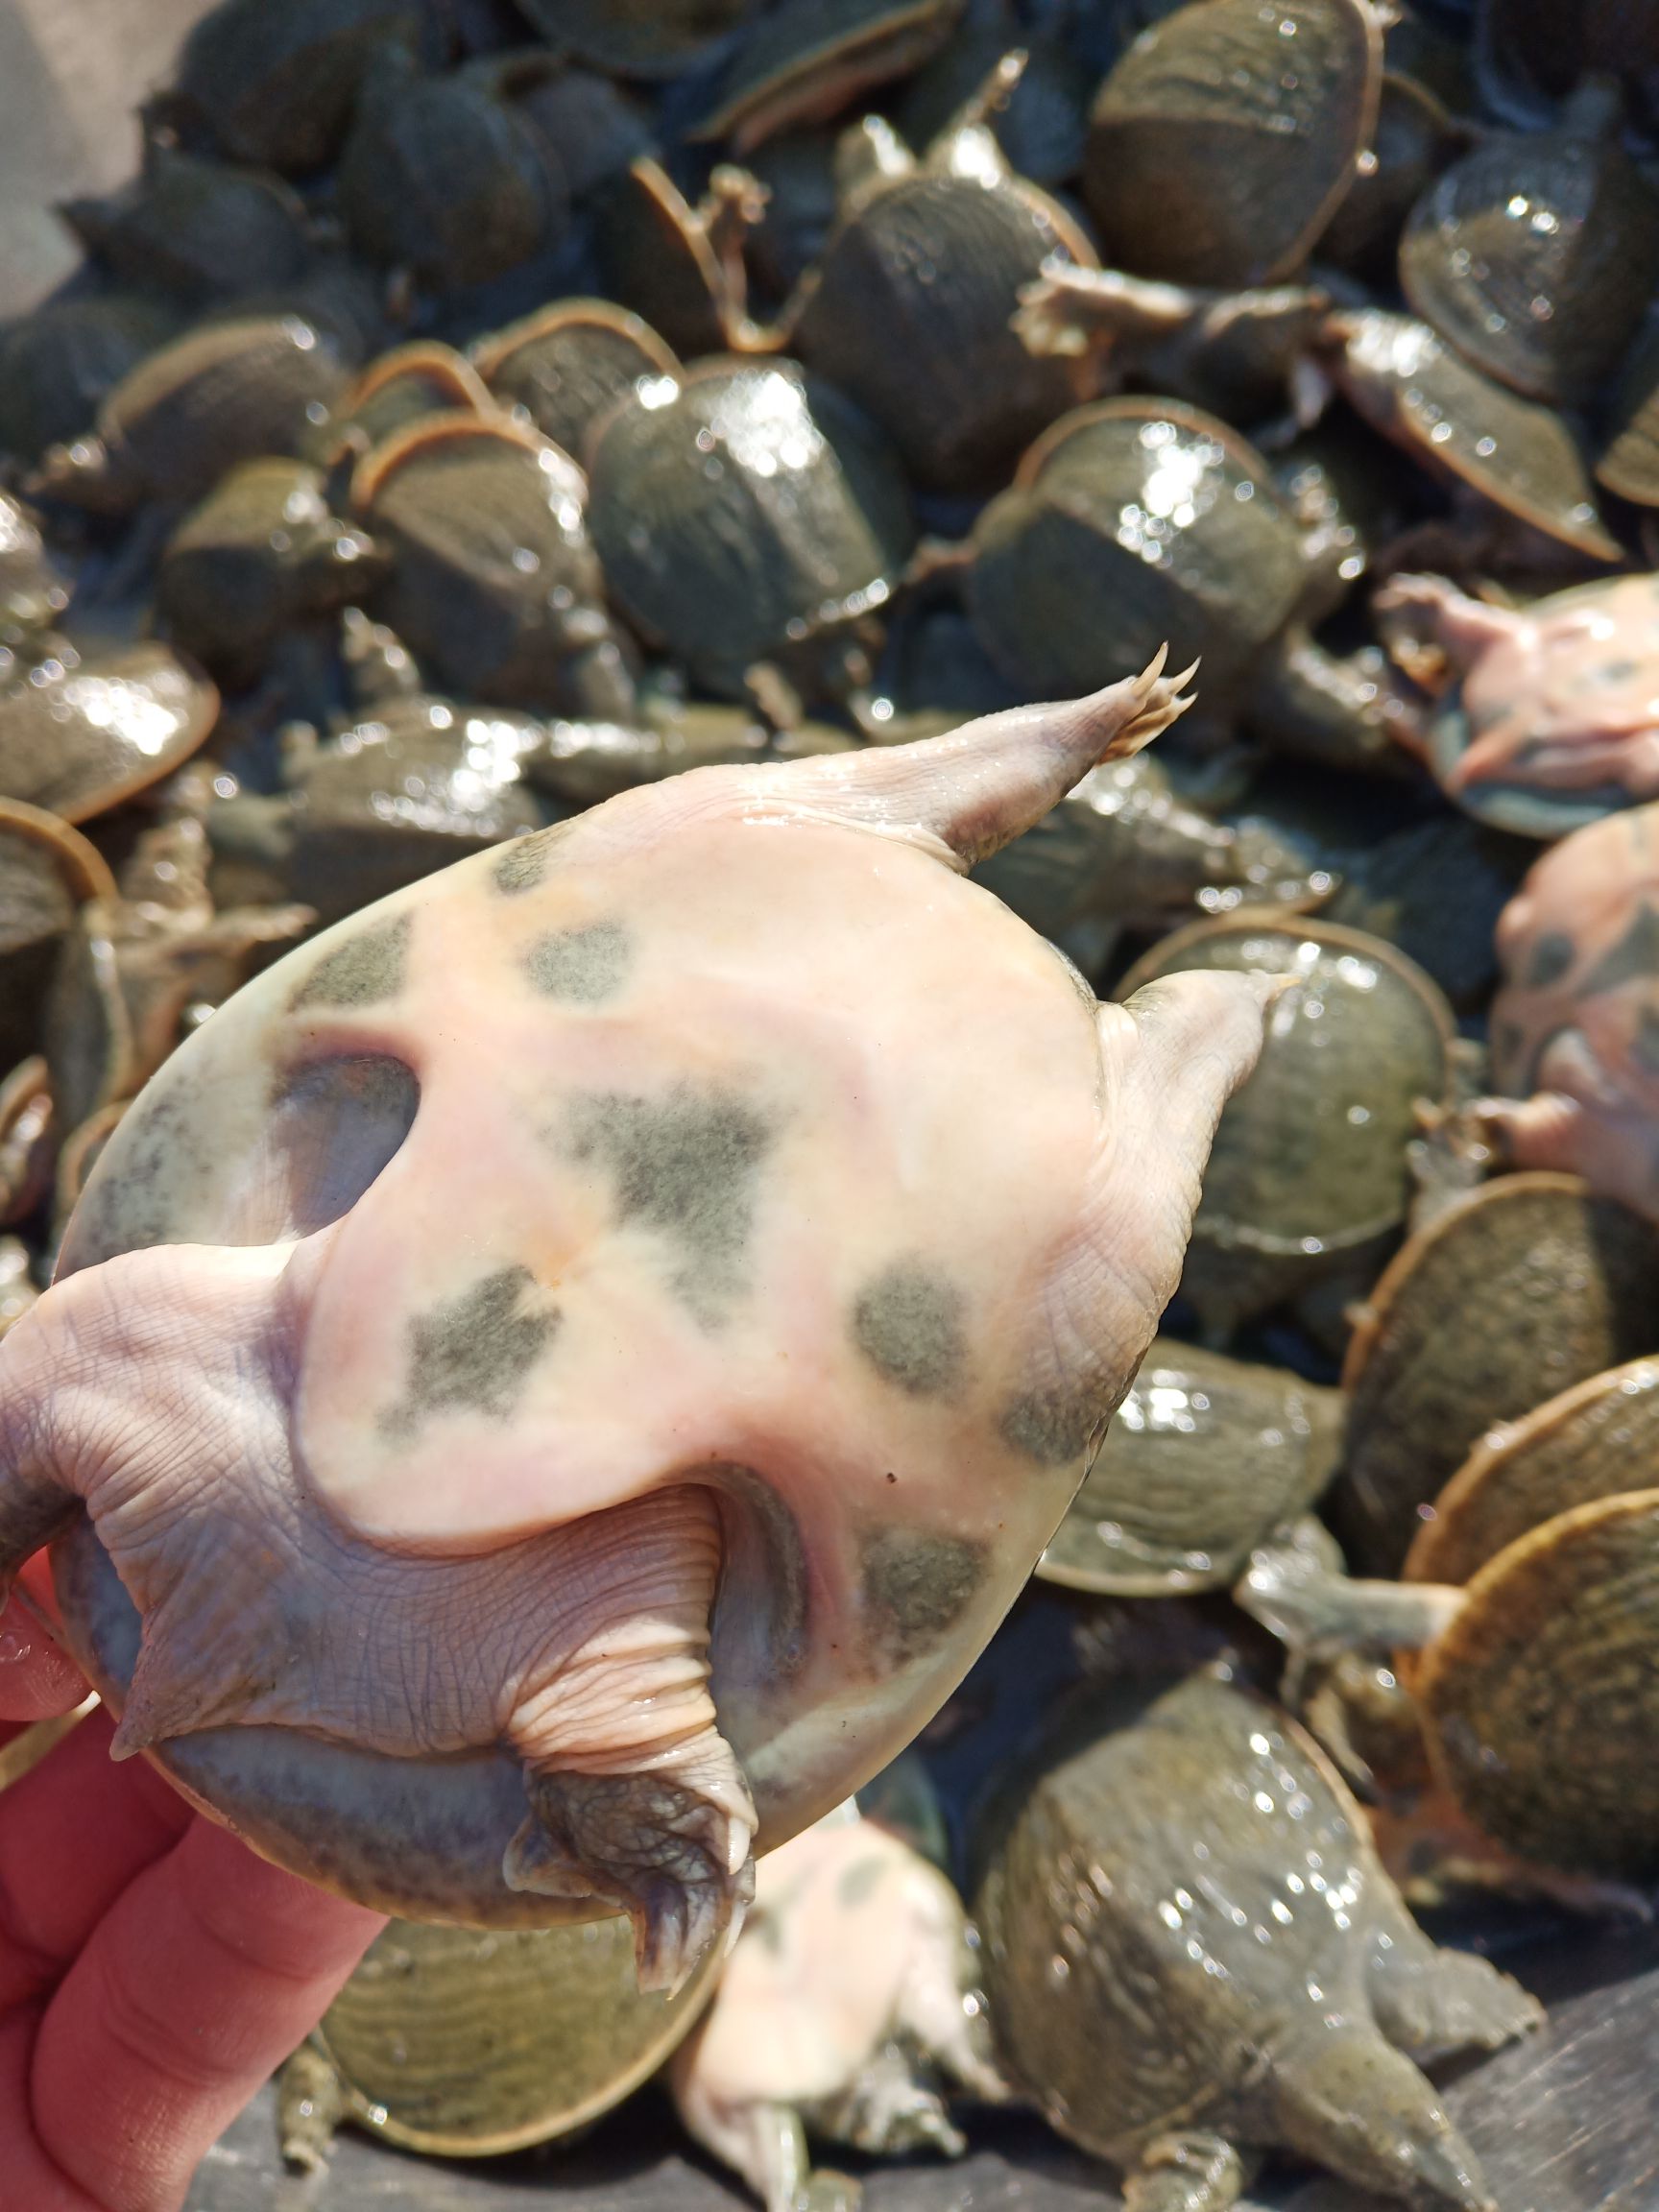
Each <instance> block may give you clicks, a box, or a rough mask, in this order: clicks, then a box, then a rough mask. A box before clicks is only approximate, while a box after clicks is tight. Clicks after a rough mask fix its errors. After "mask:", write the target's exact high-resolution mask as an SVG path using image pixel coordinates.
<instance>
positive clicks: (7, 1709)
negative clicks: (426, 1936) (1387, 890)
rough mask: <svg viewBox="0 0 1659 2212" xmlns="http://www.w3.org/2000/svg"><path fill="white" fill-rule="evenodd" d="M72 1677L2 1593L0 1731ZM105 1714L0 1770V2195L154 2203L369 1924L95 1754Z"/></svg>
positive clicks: (262, 2069)
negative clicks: (4, 1781)
mask: <svg viewBox="0 0 1659 2212" xmlns="http://www.w3.org/2000/svg"><path fill="white" fill-rule="evenodd" d="M21 1579H22V1582H23V1584H24V1585H25V1586H26V1587H27V1586H28V1585H29V1584H30V1583H31V1582H33V1583H34V1587H35V1590H36V1593H37V1594H38V1593H39V1592H40V1591H41V1587H42V1586H41V1584H40V1583H39V1582H38V1581H37V1580H36V1578H35V1576H34V1575H30V1574H28V1573H26V1574H25V1575H24V1576H23V1577H22V1578H21ZM85 1695H86V1684H85V1683H84V1681H83V1679H82V1677H81V1675H80V1674H79V1673H78V1672H77V1671H76V1670H75V1669H74V1668H73V1667H72V1666H71V1665H70V1663H69V1662H68V1660H67V1659H66V1658H65V1657H64V1656H63V1654H62V1653H61V1652H60V1650H59V1649H58V1648H57V1647H56V1646H55V1645H54V1644H53V1642H52V1640H51V1638H50V1637H49V1636H48V1635H47V1633H46V1632H45V1630H44V1629H43V1628H42V1627H41V1625H40V1622H39V1618H38V1615H37V1613H36V1611H35V1610H33V1609H31V1608H30V1607H28V1606H27V1605H26V1604H25V1603H24V1602H23V1601H22V1600H20V1599H19V1598H18V1597H15V1596H14V1597H13V1599H12V1602H11V1604H10V1605H8V1606H7V1608H6V1609H5V1611H4V1613H0V1745H3V1744H4V1743H6V1742H7V1741H9V1740H10V1739H11V1738H12V1737H14V1736H16V1735H17V1734H18V1733H20V1730H21V1728H22V1727H23V1726H24V1725H27V1724H28V1723H29V1722H31V1721H35V1720H38V1719H44V1718H46V1717H48V1716H50V1715H53V1714H60V1713H68V1712H71V1711H73V1709H74V1708H75V1707H76V1706H77V1705H78V1704H79V1703H80V1702H81V1700H82V1699H83V1698H84V1696H85ZM110 1734H111V1728H110V1723H109V1720H108V1717H107V1716H106V1715H105V1714H103V1713H101V1712H96V1713H93V1714H91V1715H90V1716H89V1717H88V1718H87V1719H85V1720H84V1721H83V1722H82V1723H81V1724H80V1725H79V1726H78V1727H77V1728H75V1729H74V1730H73V1732H72V1733H71V1734H70V1735H69V1736H68V1737H67V1738H66V1739H65V1740H64V1741H63V1742H61V1743H59V1744H58V1745H56V1747H55V1748H54V1749H53V1750H52V1751H50V1752H49V1753H48V1754H47V1756H46V1758H45V1759H44V1760H43V1761H42V1762H41V1763H40V1764H39V1765H38V1766H37V1767H34V1768H33V1769H31V1771H29V1772H28V1773H27V1774H25V1775H24V1776H23V1777H22V1779H21V1780H19V1781H17V1782H16V1783H14V1784H13V1785H12V1787H11V1788H10V1789H8V1790H6V1791H3V1792H0V2212H174V2208H175V2207H177V2206H179V2205H180V2204H181V2203H182V2202H183V2200H184V2193H185V2191H186V2189H187V2188H188V2187H189V2183H190V2177H191V2176H192V2174H193V2173H194V2172H195V2170H196V2167H197V2164H198V2162H199V2161H200V2160H201V2158H202V2157H203V2155H204V2153H205V2152H206V2151H207V2149H208V2147H209V2145H210V2144H211V2143H212V2142H213V2141H214V2140H215V2138H216V2137H217V2136H218V2135H219V2134H220V2132H221V2131H222V2130H223V2129H224V2128H225V2127H226V2126H227V2125H228V2122H229V2121H230V2120H231V2119H232V2118H233V2117H234V2115H235V2114H236V2113H237V2112H238V2111H240V2110H241V2108H242V2106H243V2105H244V2104H246V2103H247V2102H248V2100H249V2099H250V2098H251V2097H252V2095H253V2093H254V2091H255V2090H256V2089H257V2088H258V2087H259V2085H260V2083H261V2082H262V2081H263V2080H265V2078H266V2076H267V2075H269V2074H270V2073H271V2072H272V2070H273V2069H274V2068H275V2067H276V2066H277V2065H279V2064H280V2062H281V2061H282V2059H283V2058H285V2057H286V2056H287V2055H288V2053H289V2052H290V2051H292V2050H293V2049H294V2047H295V2045H296V2044H298V2043H299V2042H300V2041H301V2039H302V2037H303V2036H304V2035H305V2034H306V2032H308V2031H309V2030H310V2029H311V2028H312V2027H313V2026H315V2024H316V2022H317V2020H318V2019H319V2018H320V2017H321V2015H322V2013H323V2012H324V2010H325V2008H326V2007H327V2005H328V2003H329V2001H330V2000H331V1999H332V1997H333V1996H334V1994H335V1992H336V1991H337V1990H338V1989H339V1987H340V1985H341V1984H342V1983H343V1982H344V1981H345V1980H346V1978H347V1976H348V1975H349V1973H350V1971H351V1969H352V1967H353V1966H354V1965H355V1964H356V1963H357V1960H358V1959H359V1958H360V1957H361V1956H362V1954H363V1951H364V1950H365V1948H366V1947H367V1945H368V1944H369V1943H370V1941H371V1940H372V1939H373V1936H375V1934H376V1933H377V1932H378V1931H379V1929H380V1928H381V1927H382V1926H383V1925H384V1923H383V1922H382V1921H381V1919H380V1918H379V1917H378V1915H376V1914H374V1913H373V1912H367V1911H363V1910H362V1908H361V1907H359V1906H355V1905H347V1904H344V1903H342V1902H341V1901H340V1900H339V1899H338V1898H335V1897H329V1896H327V1895H325V1893H324V1892H323V1891H322V1890H320V1889H315V1888H313V1887H310V1885H309V1884H307V1883H304V1882H301V1881H298V1880H297V1879H296V1878H295V1877H294V1876H293V1875H291V1874H285V1873H282V1872H280V1871H279V1870H278V1869H277V1868H276V1867H275V1866H270V1865H267V1864H266V1863H265V1862H264V1861H263V1860H262V1859H257V1858H255V1857H254V1855H253V1853H252V1851H250V1850H249V1849H248V1848H247V1846H246V1845H245V1844H243V1843H240V1842H238V1841H237V1839H235V1838H234V1837H233V1836H231V1835H229V1834H228V1833H227V1832H226V1831H225V1830H224V1829H222V1828H218V1827H215V1826H214V1824H213V1823H212V1822H211V1821H209V1820H206V1819H204V1818H203V1817H202V1816H201V1815H199V1814H197V1813H195V1812H193V1811H192V1810H191V1808H190V1807H189V1806H188V1805H187V1804H186V1803H185V1801H184V1799H183V1798H182V1797H180V1796H179V1795H178V1794H177V1792H176V1791H173V1790H172V1789H171V1788H169V1786H168V1785H167V1783H165V1782H164V1781H163V1780H162V1779H161V1777H160V1775H159V1774H157V1773H156V1771H155V1770H154V1769H153V1768H152V1767H149V1766H148V1765H147V1763H146V1762H145V1761H143V1760H141V1759H132V1760H129V1761H127V1762H125V1763H124V1764H123V1765H121V1766H114V1765H112V1764H111V1763H110V1760H109V1756H108V1751H109V1738H110Z"/></svg>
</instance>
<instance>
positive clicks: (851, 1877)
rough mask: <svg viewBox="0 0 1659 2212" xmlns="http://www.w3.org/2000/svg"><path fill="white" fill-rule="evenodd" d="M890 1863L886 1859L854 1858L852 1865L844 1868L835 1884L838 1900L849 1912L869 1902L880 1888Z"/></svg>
mask: <svg viewBox="0 0 1659 2212" xmlns="http://www.w3.org/2000/svg"><path fill="white" fill-rule="evenodd" d="M887 1867H888V1861H887V1860H885V1859H854V1862H853V1863H852V1865H851V1866H847V1867H844V1868H843V1869H842V1873H841V1878H840V1880H839V1881H838V1882H837V1883H836V1885H835V1896H836V1900H837V1902H838V1903H839V1904H841V1905H843V1906H845V1907H846V1909H847V1911H849V1912H854V1911H857V1909H858V1907H859V1906H860V1905H863V1904H867V1903H868V1902H869V1900H870V1899H871V1898H872V1897H873V1896H874V1895H875V1894H876V1892H877V1890H878V1889H879V1888H880V1887H881V1877H882V1875H883V1874H885V1873H886V1871H887Z"/></svg>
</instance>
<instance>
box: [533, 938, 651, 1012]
mask: <svg viewBox="0 0 1659 2212" xmlns="http://www.w3.org/2000/svg"><path fill="white" fill-rule="evenodd" d="M633 957H634V947H633V942H632V940H631V938H630V937H629V934H628V931H627V930H626V929H624V928H623V926H622V925H621V923H620V922H595V923H593V924H591V925H590V926H589V927H588V928H586V929H554V930H551V931H550V932H549V933H548V935H546V936H545V937H539V938H538V939H537V940H536V942H535V944H534V945H532V946H531V948H530V950H529V951H528V952H526V953H525V955H524V972H525V974H527V975H528V976H529V978H530V980H531V982H532V983H533V984H534V985H535V986H536V988H537V990H538V991H540V992H541V993H542V994H543V995H544V996H545V997H547V998H560V999H563V1000H564V1001H565V1003H566V1004H567V1005H572V1006H598V1005H600V1004H602V1003H603V1001H604V1000H605V999H607V998H613V997H614V995H615V994H616V992H618V991H619V990H620V989H621V987H622V982H623V979H624V977H625V976H626V975H627V973H628V969H629V965H630V963H631V962H632V960H633Z"/></svg>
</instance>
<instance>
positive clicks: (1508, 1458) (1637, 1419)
mask: <svg viewBox="0 0 1659 2212" xmlns="http://www.w3.org/2000/svg"><path fill="white" fill-rule="evenodd" d="M1656 1476H1659V1360H1655V1359H1632V1360H1630V1361H1629V1362H1627V1364H1626V1365H1624V1366H1623V1367H1612V1368H1609V1369H1608V1370H1607V1372H1606V1373H1605V1374H1604V1375H1592V1376H1591V1378H1590V1380H1589V1381H1588V1382H1587V1383H1577V1384H1575V1386H1574V1388H1573V1389H1571V1390H1563V1391H1562V1393H1561V1395H1560V1396H1559V1397H1558V1398H1551V1399H1548V1400H1547V1401H1546V1402H1545V1403H1544V1404H1543V1405H1542V1406H1536V1407H1533V1409H1532V1411H1531V1412H1530V1413H1528V1414H1527V1415H1525V1416H1524V1417H1523V1419H1521V1420H1519V1421H1514V1422H1505V1423H1503V1425H1501V1426H1500V1427H1499V1428H1496V1429H1493V1430H1491V1431H1489V1432H1488V1433H1487V1434H1486V1435H1485V1436H1483V1437H1482V1438H1481V1439H1480V1441H1479V1444H1477V1445H1476V1447H1475V1449H1474V1451H1473V1452H1471V1454H1470V1455H1469V1456H1468V1458H1467V1459H1465V1460H1464V1462H1463V1464H1462V1466H1461V1467H1459V1468H1458V1470H1457V1472H1456V1474H1455V1475H1454V1476H1453V1478H1452V1479H1451V1481H1450V1482H1448V1483H1447V1485H1446V1487H1445V1489H1444V1490H1442V1491H1441V1493H1440V1495H1439V1497H1438V1498H1436V1499H1435V1501H1434V1509H1433V1514H1432V1517H1431V1519H1429V1520H1426V1521H1424V1522H1423V1523H1422V1525H1421V1526H1420V1527H1419V1528H1418V1530H1417V1533H1416V1535H1415V1536H1413V1537H1412V1539H1411V1549H1410V1551H1407V1554H1406V1564H1405V1567H1404V1570H1403V1573H1404V1575H1405V1577H1406V1579H1407V1581H1413V1582H1467V1581H1468V1580H1469V1578H1470V1576H1471V1575H1474V1574H1476V1573H1477V1572H1478V1570H1479V1569H1480V1568H1481V1567H1484V1566H1485V1564H1486V1562H1487V1561H1488V1560H1489V1559H1494V1558H1496V1557H1497V1555H1498V1553H1499V1552H1500V1551H1503V1547H1504V1546H1505V1545H1506V1544H1512V1543H1514V1542H1515V1541H1516V1539H1517V1538H1518V1537H1521V1536H1525V1535H1526V1534H1527V1531H1528V1530H1529V1529H1532V1528H1537V1527H1541V1526H1542V1525H1543V1523H1544V1522H1546V1521H1549V1520H1551V1519H1552V1518H1553V1517H1554V1516H1555V1515H1556V1514H1557V1513H1565V1512H1568V1511H1569V1510H1571V1509H1572V1508H1573V1507H1575V1506H1578V1505H1588V1504H1592V1503H1595V1502H1596V1501H1597V1500H1598V1499H1601V1498H1613V1497H1617V1496H1619V1495H1620V1494H1621V1493H1622V1492H1623V1491H1626V1490H1637V1489H1643V1488H1646V1487H1647V1486H1649V1485H1650V1484H1651V1483H1652V1482H1653V1480H1654V1479H1655V1477H1656Z"/></svg>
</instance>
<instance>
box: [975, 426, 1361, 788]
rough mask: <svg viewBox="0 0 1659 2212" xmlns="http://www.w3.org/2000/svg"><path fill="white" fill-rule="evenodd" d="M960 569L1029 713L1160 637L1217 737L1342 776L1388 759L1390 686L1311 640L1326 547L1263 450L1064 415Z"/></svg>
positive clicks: (1235, 440)
mask: <svg viewBox="0 0 1659 2212" xmlns="http://www.w3.org/2000/svg"><path fill="white" fill-rule="evenodd" d="M970 551H971V555H972V565H971V566H970V568H969V571H968V580H967V596H968V604H969V607H970V609H971V611H972V613H973V616H974V629H975V630H976V631H977V633H978V635H979V637H980V640H981V642H982V643H983V645H984V647H985V650H986V651H987V653H989V655H990V656H991V659H992V660H993V661H995V662H996V664H997V666H998V668H999V669H1000V670H1001V671H1002V673H1003V674H1004V675H1005V676H1006V677H1008V679H1009V680H1010V681H1011V682H1013V683H1014V684H1016V685H1018V686H1019V688H1020V690H1021V691H1022V692H1023V693H1024V694H1025V695H1026V696H1031V697H1038V698H1042V697H1044V696H1046V694H1047V693H1048V692H1049V691H1052V690H1064V689H1066V688H1068V687H1075V686H1078V685H1084V684H1097V683H1100V682H1103V681H1105V680H1106V679H1107V678H1108V677H1109V676H1112V675H1116V674H1118V673H1120V672H1121V671H1122V670H1123V669H1125V668H1131V667H1134V666H1136V665H1138V664H1139V661H1140V660H1141V659H1142V657H1143V654H1144V644H1143V640H1144V639H1145V638H1147V637H1152V638H1153V639H1154V641H1155V640H1156V638H1158V637H1162V636H1163V635H1164V633H1165V632H1166V630H1168V631H1172V632H1174V633H1175V634H1176V635H1177V636H1179V637H1183V638H1184V639H1187V640H1189V641H1190V645H1191V647H1192V649H1193V650H1194V651H1195V652H1198V653H1200V654H1201V655H1202V656H1203V660H1204V707H1203V726H1204V728H1205V729H1206V731H1207V732H1208V733H1210V734H1211V735H1212V736H1213V737H1214V738H1219V737H1220V736H1222V735H1230V734H1231V731H1232V724H1233V722H1234V720H1235V718H1236V717H1237V716H1238V714H1239V713H1244V714H1246V715H1247V716H1248V717H1249V719H1250V721H1251V724H1252V726H1253V727H1255V728H1259V729H1260V730H1261V732H1262V735H1263V736H1264V737H1267V738H1270V739H1271V740H1272V741H1273V742H1274V743H1276V744H1279V745H1283V746H1286V747H1287V748H1289V749H1290V750H1293V751H1297V752H1307V753H1311V754H1313V755H1314V756H1315V757H1330V758H1333V759H1334V760H1335V761H1336V762H1337V763H1338V764H1340V765H1344V766H1367V765H1387V766H1392V765H1393V764H1394V763H1395V762H1396V760H1397V758H1398V756H1397V753H1396V748H1395V744H1394V740H1393V737H1392V735H1391V727H1392V722H1393V718H1394V713H1395V703H1393V702H1391V701H1390V698H1389V696H1388V694H1387V688H1386V685H1384V684H1383V682H1382V681H1380V679H1381V677H1382V673H1383V672H1382V669H1381V668H1380V667H1379V668H1377V669H1375V670H1373V669H1372V668H1371V667H1370V666H1369V664H1362V663H1358V662H1348V661H1337V660H1334V659H1333V658H1332V656H1331V655H1330V654H1328V653H1326V652H1324V651H1323V650H1322V649H1321V648H1320V647H1319V646H1318V645H1316V644H1315V643H1314V641H1313V639H1312V637H1311V636H1310V632H1309V628H1308V622H1309V621H1310V620H1311V619H1316V618H1317V617H1319V616H1321V615H1323V614H1325V613H1329V612H1330V609H1331V606H1332V603H1333V595H1334V592H1335V594H1336V595H1339V594H1340V592H1341V590H1343V589H1346V579H1344V578H1341V577H1340V576H1337V577H1336V578H1335V579H1334V580H1333V571H1332V567H1331V564H1330V563H1329V562H1328V561H1327V560H1326V558H1325V553H1326V546H1325V541H1324V539H1323V537H1322V536H1320V535H1319V534H1317V533H1315V532H1312V531H1309V530H1307V529H1306V528H1305V527H1304V526H1303V525H1302V524H1301V523H1300V522H1299V521H1298V520H1297V518H1296V517H1295V516H1294V515H1293V513H1292V512H1291V510H1290V508H1289V506H1288V505H1287V503H1286V501H1285V500H1284V499H1283V498H1282V497H1281V495H1280V493H1279V492H1278V490H1277V488H1276V487H1275V485H1274V483H1273V479H1272V476H1271V474H1270V472H1269V470H1268V468H1267V464H1266V463H1265V461H1264V460H1263V459H1262V456H1261V454H1259V453H1258V452H1257V451H1256V449H1255V447H1254V446H1252V445H1249V444H1248V443H1247V442H1246V441H1245V440H1244V439H1243V438H1241V437H1240V436H1239V435H1238V432H1237V431H1235V430H1233V429H1231V428H1229V426H1228V425H1227V424H1226V423H1225V422H1223V421H1220V420H1219V419H1218V418H1217V417H1215V416H1214V415H1209V414H1206V413H1205V412H1204V411H1203V410H1202V409H1200V408H1197V407H1190V406H1188V405H1186V404H1185V403H1183V402H1181V401H1179V400H1174V399H1162V398H1140V397H1126V398H1117V399H1101V400H1096V401H1094V403H1093V404H1092V405H1090V406H1086V407H1078V408H1074V409H1073V410H1072V411H1071V412H1070V414H1067V415H1063V416H1062V417H1061V418H1060V420H1059V421H1057V422H1055V423H1054V424H1053V425H1052V426H1051V427H1050V428H1049V429H1048V430H1046V431H1045V433H1044V434H1043V436H1042V437H1041V438H1039V439H1038V440H1037V441H1036V443H1035V444H1034V445H1031V446H1030V447H1029V448H1028V450H1027V451H1026V452H1025V454H1024V455H1023V456H1022V460H1021V463H1020V467H1019V469H1018V470H1017V471H1016V474H1015V477H1014V481H1013V484H1012V485H1011V486H1010V487H1009V489H1008V490H1007V491H1006V492H1004V493H1001V494H1000V495H999V496H998V497H997V498H996V499H993V500H992V501H991V503H990V504H989V506H987V507H986V508H984V509H983V511H982V512H981V514H980V515H979V517H978V518H977V520H976V521H975V523H974V532H973V537H972V539H971V541H970Z"/></svg>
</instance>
